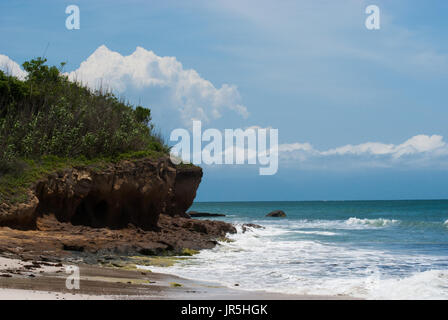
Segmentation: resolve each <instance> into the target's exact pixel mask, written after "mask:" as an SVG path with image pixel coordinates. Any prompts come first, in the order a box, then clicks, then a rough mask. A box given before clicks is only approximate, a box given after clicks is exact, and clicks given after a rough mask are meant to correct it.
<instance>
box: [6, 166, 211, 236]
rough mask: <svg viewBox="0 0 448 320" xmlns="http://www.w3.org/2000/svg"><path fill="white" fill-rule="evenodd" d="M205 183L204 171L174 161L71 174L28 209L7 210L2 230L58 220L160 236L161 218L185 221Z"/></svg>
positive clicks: (52, 178)
mask: <svg viewBox="0 0 448 320" xmlns="http://www.w3.org/2000/svg"><path fill="white" fill-rule="evenodd" d="M201 178H202V169H201V168H199V167H195V166H175V165H173V164H172V163H171V161H170V160H169V158H162V159H158V160H152V159H139V160H133V161H122V162H119V163H116V164H106V165H104V167H102V168H100V169H99V168H98V167H94V166H92V167H88V166H86V167H77V168H70V169H66V170H63V171H59V172H56V173H53V174H51V175H48V176H47V177H46V178H44V179H42V180H40V181H38V182H37V183H36V184H34V185H33V186H32V187H31V188H30V190H29V195H28V197H27V198H28V200H26V201H24V202H23V203H19V204H15V205H6V204H3V205H2V206H1V207H0V225H3V226H9V227H13V228H18V229H33V228H35V226H36V219H37V217H39V216H42V215H43V214H54V215H55V216H56V218H57V220H59V221H60V222H71V223H72V224H74V225H85V226H90V227H109V228H112V229H119V228H123V227H126V226H127V225H129V224H132V225H134V226H136V227H139V228H142V229H143V230H154V229H157V223H158V220H159V216H160V214H168V215H170V216H185V211H186V210H187V209H188V208H189V207H190V206H191V204H192V203H193V200H194V198H195V196H196V190H197V188H198V186H199V184H200V182H201Z"/></svg>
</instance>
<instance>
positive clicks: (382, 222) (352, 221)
mask: <svg viewBox="0 0 448 320" xmlns="http://www.w3.org/2000/svg"><path fill="white" fill-rule="evenodd" d="M398 222H399V220H395V219H383V218H378V219H359V218H356V217H352V218H349V219H347V220H346V221H345V223H346V224H348V225H369V226H374V227H386V226H389V225H392V224H395V223H398Z"/></svg>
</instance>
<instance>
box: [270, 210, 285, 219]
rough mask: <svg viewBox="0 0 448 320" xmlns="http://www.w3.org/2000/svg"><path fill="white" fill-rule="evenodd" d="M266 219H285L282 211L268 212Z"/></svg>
mask: <svg viewBox="0 0 448 320" xmlns="http://www.w3.org/2000/svg"><path fill="white" fill-rule="evenodd" d="M266 217H275V218H284V217H286V213H285V212H284V211H282V210H274V211H272V212H269V213H268V214H267V215H266Z"/></svg>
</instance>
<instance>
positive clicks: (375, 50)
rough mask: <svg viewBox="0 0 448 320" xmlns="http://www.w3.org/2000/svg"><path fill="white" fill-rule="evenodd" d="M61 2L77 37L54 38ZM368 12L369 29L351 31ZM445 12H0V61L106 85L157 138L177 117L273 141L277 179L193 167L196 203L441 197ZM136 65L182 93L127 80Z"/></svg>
mask: <svg viewBox="0 0 448 320" xmlns="http://www.w3.org/2000/svg"><path fill="white" fill-rule="evenodd" d="M70 4H76V5H78V6H79V8H80V11H81V29H80V30H71V31H69V30H67V29H66V28H65V19H66V17H67V15H66V14H65V8H66V6H67V5H70ZM370 4H375V5H378V6H379V8H380V9H381V29H380V30H376V31H370V30H367V29H366V28H365V26H364V21H365V19H366V17H367V15H366V14H365V13H364V10H365V8H366V7H367V6H368V5H370ZM447 13H448V2H446V1H442V0H441V1H429V2H422V1H409V0H406V1H400V0H395V1H361V0H346V1H311V0H308V1H281V2H278V1H266V0H261V1H260V0H259V1H255V0H253V1H233V0H228V1H136V0H131V1H118V0H116V1H60V0H58V1H20V0H15V1H12V2H6V1H3V2H1V3H0V30H1V33H2V41H1V42H0V54H1V55H4V56H6V57H8V58H9V59H11V60H12V61H15V62H17V63H19V64H21V63H23V62H24V61H25V60H27V59H29V58H31V57H35V56H41V55H43V54H44V53H45V55H46V57H47V58H48V60H49V62H50V63H52V64H57V63H59V62H61V61H67V66H66V68H65V70H66V71H68V72H71V71H78V72H79V73H80V74H84V78H83V80H85V81H89V79H90V80H91V79H94V80H95V79H96V80H97V79H98V78H101V77H104V78H106V79H109V80H110V82H109V83H110V85H111V86H112V87H113V88H114V89H116V91H117V92H118V94H120V95H121V96H124V97H126V98H127V99H129V100H131V101H132V102H141V103H142V104H143V105H147V106H151V107H152V109H153V112H154V120H155V122H156V123H157V125H158V126H159V127H160V128H161V130H162V131H163V132H164V134H165V135H169V132H170V130H171V129H173V128H176V127H181V126H187V124H186V123H187V122H188V119H190V117H203V120H204V123H205V125H206V126H209V127H215V128H219V129H223V128H240V127H241V128H245V127H249V126H260V127H272V128H278V129H279V140H280V143H281V144H283V145H284V146H285V148H284V150H287V151H285V152H284V154H281V155H280V156H281V162H280V168H279V173H278V174H277V175H275V176H272V177H260V176H258V174H257V172H258V171H257V169H255V168H247V167H244V168H233V167H228V166H224V167H218V168H208V167H206V168H205V172H206V174H205V177H204V180H203V183H202V185H201V187H200V190H199V192H198V199H199V200H203V201H205V200H245V199H246V200H307V199H310V200H311V199H312V200H314V199H328V200H330V199H393V198H400V199H406V198H447V197H448V179H447V173H448V170H447V168H448V166H447V163H448V161H447V158H448V157H447V156H446V149H447V148H446V146H445V139H447V138H446V137H448V126H447V125H446V120H447V119H448V108H447V99H446V89H447V83H448V82H447V80H448V41H447V34H448V21H447V20H446V14H447ZM47 46H48V48H47ZM102 46H105V47H102ZM137 47H140V48H141V51H138V50H137V51H136V48H137ZM46 48H47V49H46ZM98 48H102V49H100V50H98ZM94 52H96V54H94ZM136 52H137V53H138V54H137V53H136ZM149 52H152V53H149ZM92 54H94V55H93V56H92V57H91V55H92ZM132 54H134V55H133V56H132V57H133V58H132V59H130V58H125V57H126V56H130V55H132ZM89 57H90V59H91V60H90V64H87V63H86V64H85V66H84V68H83V67H82V66H81V67H80V65H81V63H82V62H86V61H89V60H88V58H89ZM167 57H173V58H172V59H171V60H169V59H168V58H167ZM4 59H6V58H4ZM173 59H174V60H173ZM148 61H149V62H151V63H153V64H156V65H157V68H159V69H157V70H156V71H157V72H165V71H166V72H168V71H169V72H175V73H176V78H175V79H185V78H186V79H193V80H191V81H194V87H193V88H192V89H189V90H186V89H184V88H185V81H187V80H182V81H180V80H173V79H172V78H169V79H168V80H167V79H166V78H157V76H158V74H157V73H153V74H152V76H153V78H155V79H158V80H160V81H162V82H163V85H161V84H160V83H156V84H154V83H153V82H150V81H149V80H148V79H145V78H139V75H138V71H139V68H140V66H141V63H143V62H145V63H146V62H148ZM149 62H148V63H149ZM167 63H168V64H169V66H168V67H166V64H167ZM117 64H123V65H125V66H126V68H135V70H134V72H133V73H132V74H127V73H126V72H125V71H123V68H124V67H123V68H122V69H120V68H118V69H115V68H116V65H117ZM86 70H87V71H88V75H86V74H87V73H86ZM110 70H113V71H110ZM167 70H168V71H167ZM173 70H174V71H173ZM191 70H194V72H191ZM83 72H84V73H83ZM120 72H123V75H122V76H121V77H119V78H118V79H117V78H116V75H117V74H119V75H120ZM92 81H93V80H92ZM187 83H189V82H187ZM179 92H180V93H179ZM204 92H206V94H205V95H204V94H203V93H204ZM179 95H180V97H179ZM204 96H205V98H204ZM216 101H218V102H216ZM212 103H216V105H214V106H210V105H211V104H212ZM416 136H417V137H420V138H418V139H412V138H413V137H416ZM422 137H423V138H422ZM406 141H408V143H406ZM368 143H377V144H375V145H372V144H368ZM304 144H309V146H311V149H310V148H305V149H304V148H303V146H304ZM347 146H349V147H347ZM331 150H333V151H332V152H330V151H331ZM384 150H386V151H384ZM401 150H405V152H404V155H402V154H403V152H402V151H401Z"/></svg>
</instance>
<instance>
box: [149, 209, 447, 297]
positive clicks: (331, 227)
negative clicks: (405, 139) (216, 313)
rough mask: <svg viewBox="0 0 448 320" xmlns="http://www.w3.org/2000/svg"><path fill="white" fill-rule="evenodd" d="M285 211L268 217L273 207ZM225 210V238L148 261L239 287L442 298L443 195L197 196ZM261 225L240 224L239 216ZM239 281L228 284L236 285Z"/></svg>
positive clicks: (444, 263) (444, 252)
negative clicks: (168, 260)
mask: <svg viewBox="0 0 448 320" xmlns="http://www.w3.org/2000/svg"><path fill="white" fill-rule="evenodd" d="M277 209H279V210H283V211H285V212H286V214H287V217H286V218H267V217H265V215H266V214H267V213H268V212H270V211H273V210H277ZM191 210H195V211H202V212H213V213H224V214H226V215H227V216H226V217H222V218H216V219H218V220H222V221H226V222H231V223H234V224H236V226H237V229H238V233H237V234H234V235H230V236H229V238H230V239H231V240H232V241H231V242H226V241H223V242H220V245H219V246H217V247H215V248H214V249H211V250H203V251H201V252H200V253H199V254H197V255H194V256H193V257H191V258H189V259H185V260H180V261H179V262H178V263H176V264H175V265H174V266H172V267H168V268H152V270H154V271H160V272H167V273H172V274H176V275H179V276H182V277H185V278H191V279H196V280H204V281H211V282H214V283H219V284H222V285H225V286H228V287H232V288H237V289H239V290H265V291H270V292H280V293H294V294H312V295H347V296H351V297H358V298H367V299H448V200H421V201H417V200H416V201H304V202H201V203H195V204H194V205H193V206H192V208H191ZM244 223H255V224H259V225H262V226H264V227H265V229H251V230H249V231H246V232H245V233H243V232H242V228H241V226H242V224H244ZM236 284H237V285H238V286H235V285H236Z"/></svg>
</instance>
